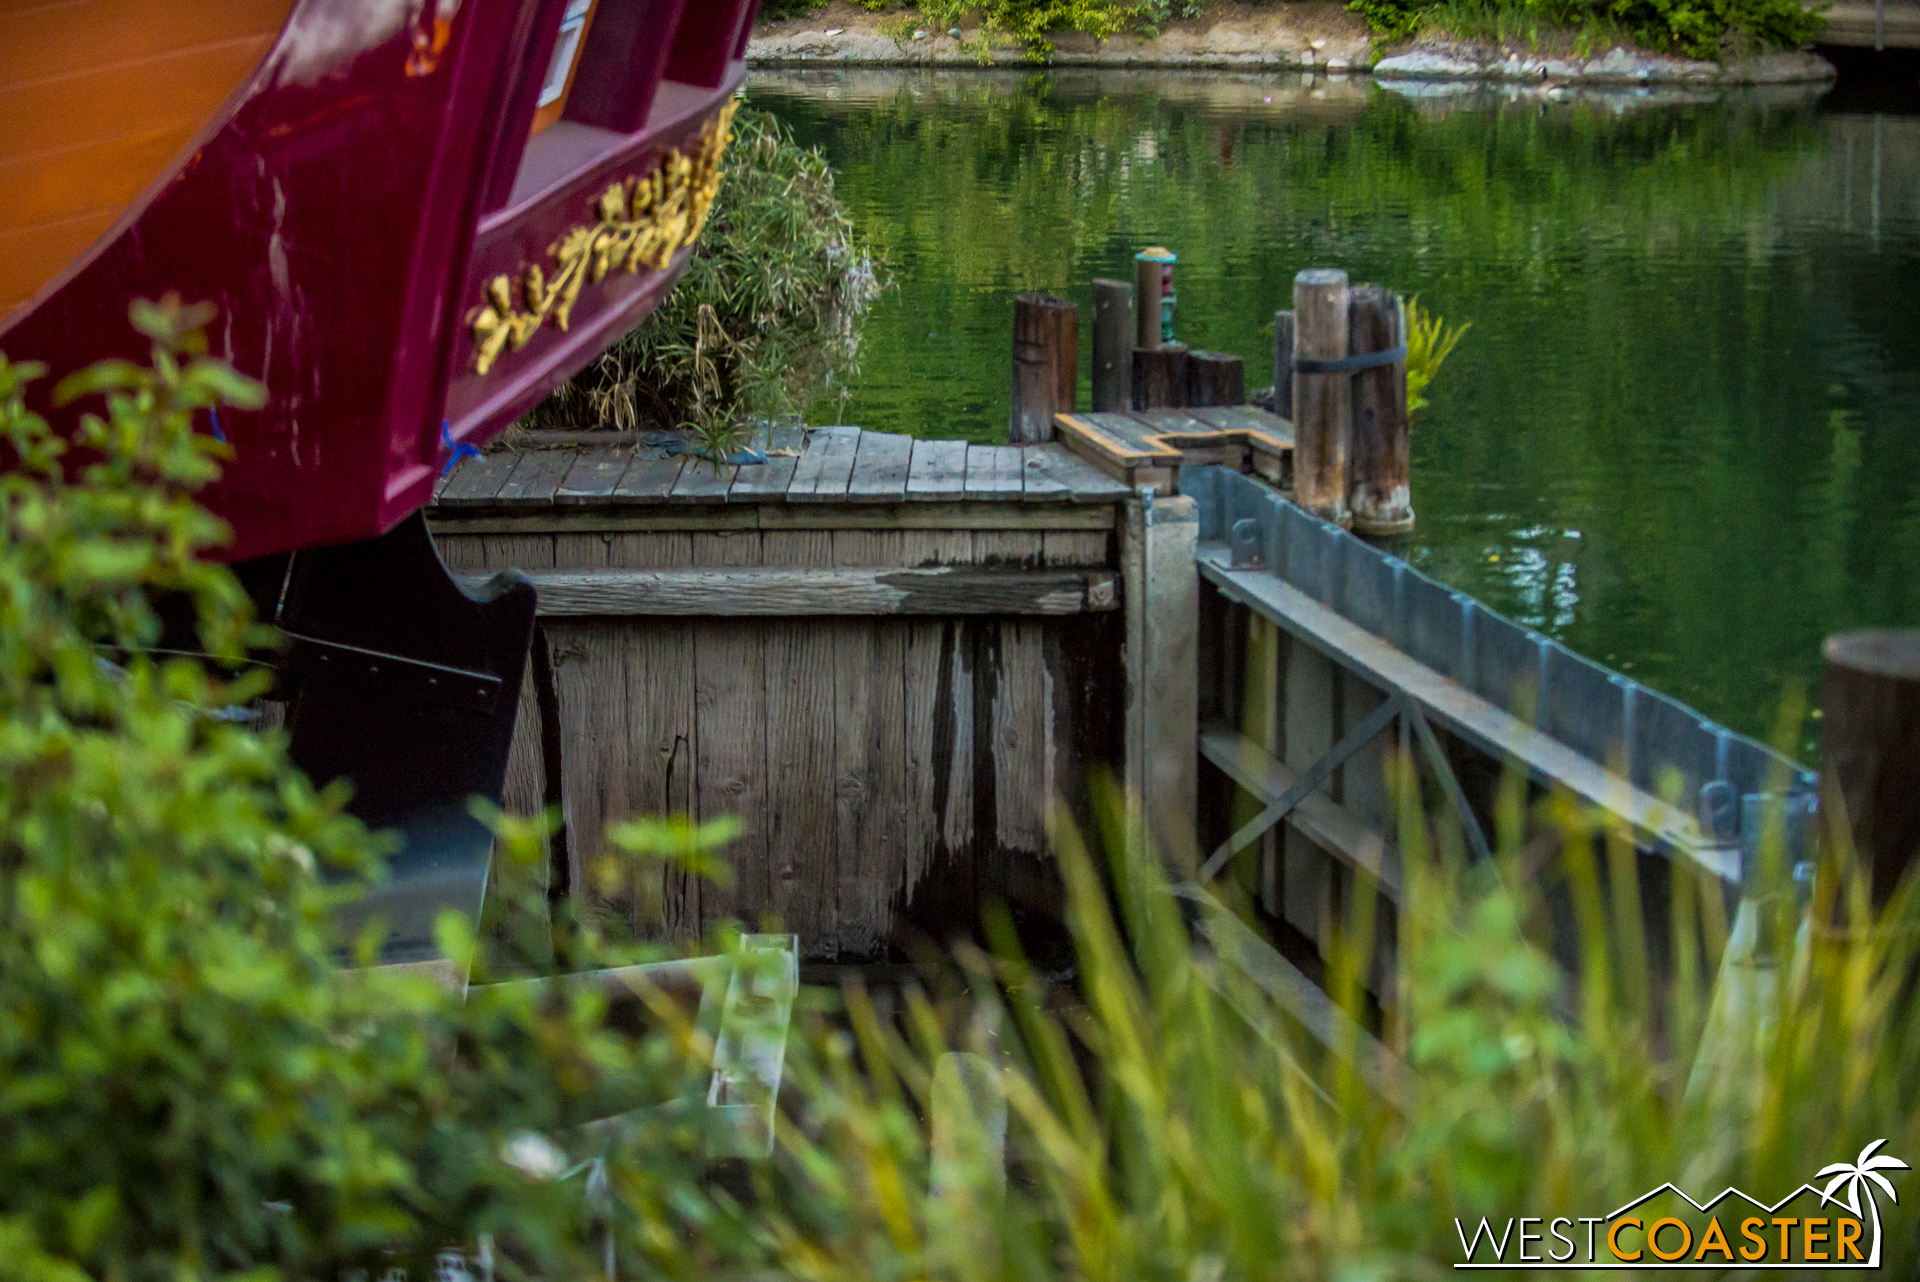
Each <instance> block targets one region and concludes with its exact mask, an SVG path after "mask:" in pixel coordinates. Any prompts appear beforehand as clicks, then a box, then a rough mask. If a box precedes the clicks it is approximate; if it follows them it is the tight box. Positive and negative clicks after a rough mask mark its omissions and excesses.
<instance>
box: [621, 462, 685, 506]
mask: <svg viewBox="0 0 1920 1282" xmlns="http://www.w3.org/2000/svg"><path fill="white" fill-rule="evenodd" d="M684 466H686V459H685V458H683V457H680V456H678V455H675V456H671V457H650V456H648V455H646V454H636V455H634V457H633V461H632V462H631V463H629V464H627V470H626V472H625V473H623V474H622V475H621V477H620V481H619V484H617V485H615V486H614V487H613V497H614V498H615V500H617V501H621V502H628V503H664V502H666V500H667V496H668V495H669V494H671V493H673V487H674V484H675V483H676V482H677V481H679V479H680V470H681V468H683V467H684Z"/></svg>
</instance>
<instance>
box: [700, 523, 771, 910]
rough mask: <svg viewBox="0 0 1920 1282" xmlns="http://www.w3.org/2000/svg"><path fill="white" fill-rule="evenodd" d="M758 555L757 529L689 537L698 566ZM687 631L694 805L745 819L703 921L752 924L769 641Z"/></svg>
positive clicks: (762, 833)
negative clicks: (726, 877)
mask: <svg viewBox="0 0 1920 1282" xmlns="http://www.w3.org/2000/svg"><path fill="white" fill-rule="evenodd" d="M762 555H763V553H762V547H761V538H760V535H759V534H758V533H755V532H746V533H739V532H727V533H721V534H696V535H694V536H693V561H694V564H695V565H697V566H710V567H726V568H728V569H736V570H737V569H742V568H744V567H748V566H758V565H759V564H760V563H761V560H762ZM690 632H691V640H692V645H693V661H694V707H695V716H696V726H695V733H694V749H695V761H696V765H695V776H694V778H695V784H694V792H695V803H694V804H695V811H696V814H697V816H698V817H699V818H700V819H701V820H702V821H705V820H710V819H717V818H720V817H721V816H723V815H734V816H737V817H738V818H739V819H740V821H741V825H742V827H741V832H740V835H739V837H737V838H736V839H735V840H734V842H733V844H732V845H731V846H730V847H728V850H727V863H728V865H729V866H730V868H731V869H732V873H733V876H732V884H731V885H726V884H715V883H708V884H706V885H704V886H702V887H701V888H700V895H701V900H700V922H701V924H702V926H704V927H706V928H707V929H712V928H713V927H714V926H716V925H717V924H718V923H720V922H722V921H727V920H734V921H743V922H747V923H749V924H757V923H758V922H759V920H760V917H761V915H762V914H763V913H765V912H766V910H767V908H768V906H769V904H768V887H767V756H766V736H767V728H768V726H767V682H766V672H765V653H766V647H765V646H764V645H763V644H762V642H761V639H760V638H759V637H758V636H755V635H753V634H752V633H750V632H748V631H747V630H746V629H743V628H740V627H736V626H734V625H731V624H727V623H720V622H708V621H700V622H696V623H694V624H693V625H692V628H691V629H690ZM689 915H691V914H689Z"/></svg>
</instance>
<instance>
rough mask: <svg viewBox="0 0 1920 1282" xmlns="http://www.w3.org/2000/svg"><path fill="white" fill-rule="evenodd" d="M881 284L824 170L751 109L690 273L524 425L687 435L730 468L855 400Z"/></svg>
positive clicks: (783, 130)
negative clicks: (742, 434) (811, 414)
mask: <svg viewBox="0 0 1920 1282" xmlns="http://www.w3.org/2000/svg"><path fill="white" fill-rule="evenodd" d="M881 285H882V265H881V263H880V260H879V259H878V257H877V256H876V254H875V253H874V251H873V250H872V249H871V248H870V247H869V246H867V245H866V244H864V243H863V242H862V241H861V240H860V239H859V237H857V236H856V235H855V233H854V229H853V223H852V221H851V220H850V219H849V218H848V217H847V214H846V210H845V209H844V208H843V207H842V205H841V203H840V200H839V198H838V197H837V196H836V195H835V194H834V189H833V169H832V167H831V166H830V165H828V163H827V161H826V158H825V157H824V156H822V155H821V154H820V153H819V152H818V151H817V150H810V149H806V148H802V147H800V146H798V145H796V144H795V143H794V141H793V135H792V133H791V131H790V130H789V129H788V128H787V127H786V126H785V125H783V124H781V123H780V122H779V121H778V120H776V119H775V118H773V117H772V116H769V115H767V114H765V113H763V112H757V111H753V110H751V109H743V110H742V111H740V112H739V113H738V114H737V115H735V117H734V120H733V141H732V144H731V145H730V146H729V148H728V151H727V162H726V171H725V174H724V176H723V177H722V179H721V182H720V190H719V192H718V193H717V195H716V196H715V198H714V203H713V209H712V212H711V214H710V215H709V216H708V220H707V225H706V228H705V230H704V231H703V232H702V234H701V237H700V241H699V243H698V245H697V246H696V247H695V249H694V252H693V257H692V259H691V260H690V262H689V263H688V265H687V272H686V275H685V276H684V277H683V278H682V279H681V281H680V283H679V284H678V285H677V286H675V288H674V290H673V292H672V293H671V294H669V295H668V296H667V298H666V300H665V301H664V302H663V303H661V305H660V306H659V308H658V309H657V310H656V311H654V313H653V314H652V315H651V316H649V317H648V318H647V320H646V321H645V322H643V323H642V324H641V326H640V327H639V328H638V329H636V330H634V331H633V332H632V333H630V334H628V335H627V336H626V337H624V338H622V339H621V340H620V341H619V342H618V343H616V344H614V346H613V347H611V348H610V349H608V351H607V352H606V354H605V355H603V356H601V357H600V358H599V359H598V360H597V361H595V362H594V363H593V364H591V365H589V366H588V367H587V368H586V369H584V370H582V371H581V372H580V373H579V374H577V375H575V376H574V378H573V379H572V380H571V381H569V382H567V383H565V384H563V385H562V386H561V388H560V389H559V390H558V391H556V392H555V393H554V394H553V395H552V396H551V397H549V398H548V399H547V400H546V401H545V402H544V403H542V404H541V405H540V406H539V407H538V408H537V409H536V410H535V411H534V412H533V413H532V414H530V415H529V416H528V417H527V418H526V419H525V420H524V424H523V425H524V426H527V427H534V428H540V427H573V426H580V425H586V426H605V427H614V428H632V427H636V426H645V427H654V428H669V429H683V430H686V431H688V432H690V433H692V434H693V435H695V436H696V437H698V438H699V439H700V440H701V441H702V443H703V444H704V445H705V446H706V447H707V452H708V453H709V454H715V455H719V456H724V455H726V454H728V453H731V452H732V451H733V449H735V448H737V447H738V443H739V438H738V437H737V436H731V435H729V433H730V432H732V433H737V432H739V431H740V430H741V429H743V428H745V427H747V426H748V425H751V424H754V423H758V422H768V421H780V420H788V421H794V422H797V421H798V420H799V418H800V416H801V415H802V414H804V413H805V411H806V409H807V407H808V405H810V404H812V403H813V402H814V401H815V400H817V399H818V398H819V397H821V396H823V395H826V394H827V393H829V392H831V391H833V390H835V389H838V390H839V391H840V392H841V393H842V394H843V395H844V393H845V390H846V387H847V384H848V381H849V380H850V379H852V378H853V377H854V376H855V375H856V374H857V373H858V370H859V355H860V327H861V322H862V321H863V320H864V319H865V316H866V312H867V309H868V307H869V306H870V305H871V304H872V302H873V300H874V298H875V296H876V295H877V294H878V293H879V290H880V288H881Z"/></svg>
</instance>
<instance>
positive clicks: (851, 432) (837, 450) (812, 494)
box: [787, 427, 860, 503]
mask: <svg viewBox="0 0 1920 1282" xmlns="http://www.w3.org/2000/svg"><path fill="white" fill-rule="evenodd" d="M859 448H860V429H859V428H857V427H822V428H818V429H816V430H815V431H814V433H813V435H812V436H811V437H809V438H808V440H807V448H806V449H805V450H804V451H803V452H802V453H801V455H800V462H799V464H798V465H797V466H796V467H795V468H794V469H793V483H792V484H791V485H789V486H788V487H787V498H788V500H789V501H791V502H794V503H825V502H831V501H833V500H835V499H844V498H845V497H846V495H847V481H848V480H849V479H851V477H852V476H853V460H854V456H855V454H856V453H857V452H858V451H859Z"/></svg>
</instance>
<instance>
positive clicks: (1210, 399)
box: [1187, 352, 1247, 406]
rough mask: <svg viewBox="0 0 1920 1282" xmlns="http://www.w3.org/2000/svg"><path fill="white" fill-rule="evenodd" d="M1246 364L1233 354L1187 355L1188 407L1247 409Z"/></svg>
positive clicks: (1208, 353)
mask: <svg viewBox="0 0 1920 1282" xmlns="http://www.w3.org/2000/svg"><path fill="white" fill-rule="evenodd" d="M1246 403H1247V371H1246V363H1245V362H1244V361H1242V360H1241V359H1240V358H1239V357H1238V356H1235V355H1233V354H1232V353H1231V352H1188V353H1187V404H1188V405H1201V406H1205V405H1245V404H1246Z"/></svg>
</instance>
